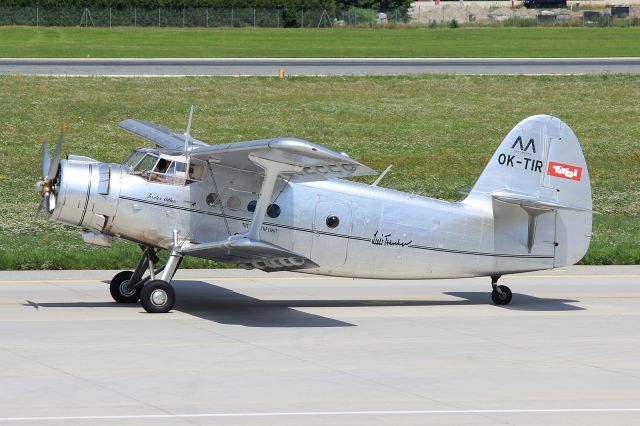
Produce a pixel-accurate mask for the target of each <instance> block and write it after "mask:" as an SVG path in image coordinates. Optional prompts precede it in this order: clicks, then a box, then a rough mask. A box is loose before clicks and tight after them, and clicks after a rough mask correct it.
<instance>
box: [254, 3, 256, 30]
mask: <svg viewBox="0 0 640 426" xmlns="http://www.w3.org/2000/svg"><path fill="white" fill-rule="evenodd" d="M255 27H256V8H255V7H254V8H253V28H255Z"/></svg>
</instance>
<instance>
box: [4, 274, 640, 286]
mask: <svg viewBox="0 0 640 426" xmlns="http://www.w3.org/2000/svg"><path fill="white" fill-rule="evenodd" d="M505 276H506V277H508V278H509V279H557V278H568V279H575V278H588V279H597V278H640V274H611V275H607V274H600V275H597V274H594V275H588V274H585V275H505ZM473 278H475V279H478V278H483V277H472V278H471V279H473ZM367 279H368V278H358V280H367ZM443 279H444V278H443ZM461 279H468V278H461ZM245 280H247V281H322V280H355V279H354V278H348V277H332V276H321V277H251V276H248V277H183V278H174V279H173V280H172V281H245ZM371 280H375V281H384V280H378V279H374V278H371ZM425 280H429V281H435V280H437V279H433V280H431V279H425ZM37 283H41V284H55V283H68V284H72V283H104V280H100V279H87V280H80V279H43V280H20V279H16V280H0V284H37Z"/></svg>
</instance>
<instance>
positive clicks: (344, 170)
mask: <svg viewBox="0 0 640 426" xmlns="http://www.w3.org/2000/svg"><path fill="white" fill-rule="evenodd" d="M118 126H120V127H121V128H123V129H125V130H127V131H129V132H131V133H133V134H134V135H137V136H140V137H142V138H144V139H146V140H148V141H150V142H153V143H154V144H156V145H157V146H160V147H162V148H167V149H170V150H176V151H182V150H183V149H184V138H185V136H184V134H182V133H180V132H178V131H175V130H171V129H168V128H166V127H163V126H160V125H158V124H155V123H150V122H148V121H143V120H134V119H128V120H124V121H121V122H120V123H119V124H118ZM249 154H251V156H252V157H257V158H263V159H267V160H271V161H275V162H278V163H283V164H288V165H291V166H294V168H300V169H301V170H300V171H299V172H298V174H300V175H307V176H319V177H351V176H367V175H372V174H375V172H374V171H373V170H371V169H370V168H369V167H367V166H365V165H363V164H361V163H359V162H357V161H355V160H353V159H351V158H350V157H349V156H348V155H346V154H340V153H337V152H335V151H332V150H330V149H328V148H325V147H322V146H320V145H316V144H314V143H311V142H308V141H305V140H302V139H295V138H277V139H262V140H256V141H247V142H234V143H227V144H220V145H207V144H206V143H204V142H202V141H199V140H197V139H193V138H191V156H192V157H194V158H199V159H201V160H204V161H208V160H212V161H215V162H219V163H221V164H223V165H225V166H229V167H233V168H236V169H241V170H248V171H255V172H262V171H263V170H262V168H261V167H260V166H258V165H257V164H256V162H255V161H253V160H252V159H251V158H250V156H249Z"/></svg>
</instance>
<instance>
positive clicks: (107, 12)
mask: <svg viewBox="0 0 640 426" xmlns="http://www.w3.org/2000/svg"><path fill="white" fill-rule="evenodd" d="M409 20H410V19H409V16H408V14H407V10H405V9H398V10H385V11H379V10H370V9H351V10H347V11H339V12H329V11H327V10H304V9H301V10H290V9H257V8H256V9H235V8H231V9H214V8H185V9H167V8H140V7H131V8H67V7H65V8H62V7H54V8H43V7H0V25H28V26H64V27H66V26H82V27H271V28H282V27H301V28H317V27H334V26H368V27H371V26H378V25H380V26H384V25H397V24H408V23H409Z"/></svg>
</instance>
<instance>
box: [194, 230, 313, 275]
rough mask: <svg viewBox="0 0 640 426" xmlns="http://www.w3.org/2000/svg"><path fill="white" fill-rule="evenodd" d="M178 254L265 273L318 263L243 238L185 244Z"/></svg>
mask: <svg viewBox="0 0 640 426" xmlns="http://www.w3.org/2000/svg"><path fill="white" fill-rule="evenodd" d="M181 251H182V253H183V254H185V255H189V256H195V257H199V258H202V259H209V260H216V261H219V262H227V263H237V264H239V265H241V266H243V267H247V268H257V269H261V270H263V271H266V272H275V271H293V270H297V269H308V268H317V267H318V264H316V263H315V262H313V261H311V260H309V259H307V258H306V257H304V256H301V255H299V254H297V253H294V252H292V251H289V250H287V249H285V248H282V247H280V246H277V245H275V244H271V243H268V242H266V241H264V240H257V239H254V238H248V237H244V236H237V237H236V236H234V237H230V238H229V239H227V240H224V241H216V242H212V243H205V244H188V245H185V246H183V247H182V250H181Z"/></svg>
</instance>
